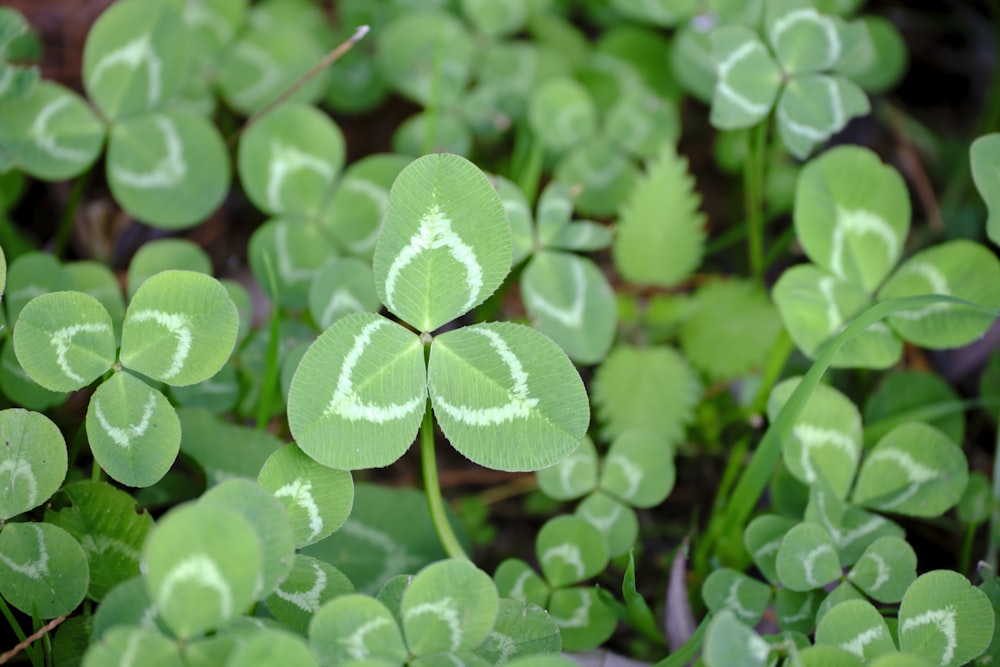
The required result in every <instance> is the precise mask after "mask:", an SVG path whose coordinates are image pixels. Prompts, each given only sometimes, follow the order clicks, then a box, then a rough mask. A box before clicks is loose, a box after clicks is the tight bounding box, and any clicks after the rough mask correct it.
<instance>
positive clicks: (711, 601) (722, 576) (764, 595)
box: [701, 568, 771, 625]
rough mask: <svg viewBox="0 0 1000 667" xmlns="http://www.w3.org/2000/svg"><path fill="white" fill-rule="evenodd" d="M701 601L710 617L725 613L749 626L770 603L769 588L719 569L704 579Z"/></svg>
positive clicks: (743, 575)
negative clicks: (711, 614) (709, 612)
mask: <svg viewBox="0 0 1000 667" xmlns="http://www.w3.org/2000/svg"><path fill="white" fill-rule="evenodd" d="M701 598H702V600H704V601H705V606H707V607H708V608H709V610H710V611H711V612H712V613H713V614H716V615H718V614H719V612H721V611H723V610H728V611H729V612H731V613H733V614H734V615H735V616H736V618H738V619H739V620H740V621H742V622H743V623H746V624H748V625H752V624H754V623H756V622H757V621H759V620H760V617H761V615H762V614H763V613H764V610H765V609H766V608H767V606H768V605H769V604H770V603H771V588H770V586H768V585H767V584H762V583H761V582H759V581H756V580H755V579H751V578H750V577H748V576H746V575H745V574H743V573H741V572H737V571H736V570H731V569H728V568H723V569H719V570H713V571H712V573H711V574H709V575H708V577H707V578H706V579H705V583H704V584H702V587H701Z"/></svg>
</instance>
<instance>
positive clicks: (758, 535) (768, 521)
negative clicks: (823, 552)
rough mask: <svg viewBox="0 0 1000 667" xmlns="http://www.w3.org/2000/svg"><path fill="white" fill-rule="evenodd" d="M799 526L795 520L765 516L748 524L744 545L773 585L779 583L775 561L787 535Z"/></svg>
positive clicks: (772, 515)
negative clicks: (782, 541)
mask: <svg viewBox="0 0 1000 667" xmlns="http://www.w3.org/2000/svg"><path fill="white" fill-rule="evenodd" d="M797 524H798V522H797V521H795V520H794V519H789V518H788V517H783V516H778V515H776V514H764V515H762V516H759V517H757V518H756V519H754V520H753V521H751V522H750V523H748V524H747V527H746V530H745V531H744V532H743V543H744V545H746V548H747V551H748V552H749V553H750V557H751V558H753V562H754V564H755V565H756V566H757V569H759V570H760V572H761V574H763V575H764V577H766V578H767V580H768V581H769V582H771V583H772V584H776V583H778V572H777V570H776V569H775V560H776V559H777V557H778V549H779V548H780V547H781V540H782V538H784V537H785V534H786V533H787V532H788V531H789V530H791V529H792V528H794V527H795V526H796V525H797Z"/></svg>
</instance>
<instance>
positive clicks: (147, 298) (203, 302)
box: [121, 271, 239, 386]
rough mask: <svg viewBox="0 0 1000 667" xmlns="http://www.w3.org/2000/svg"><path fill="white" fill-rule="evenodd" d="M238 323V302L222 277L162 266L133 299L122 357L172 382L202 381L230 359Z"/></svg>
mask: <svg viewBox="0 0 1000 667" xmlns="http://www.w3.org/2000/svg"><path fill="white" fill-rule="evenodd" d="M238 328H239V315H238V313H237V312H236V305H235V304H234V303H233V300H232V299H230V298H229V293H228V292H227V291H226V288H225V287H223V286H222V285H221V284H220V283H219V281H217V280H216V279H215V278H212V277H211V276H206V275H204V274H201V273H194V272H191V271H163V272H162V273H158V274H157V275H155V276H153V277H152V278H149V279H147V280H146V281H145V282H144V283H142V285H140V286H139V289H137V290H136V293H135V294H134V295H133V297H132V301H131V302H130V303H129V306H128V310H127V311H126V313H125V322H124V324H123V325H122V348H121V362H122V364H123V365H124V366H126V367H127V368H130V369H132V370H135V371H138V372H140V373H142V374H143V375H146V376H148V377H151V378H153V379H155V380H159V381H161V382H165V383H167V384H170V385H173V386H184V385H189V384H194V383H196V382H201V381H202V380H206V379H208V378H210V377H212V376H213V375H215V374H216V373H217V372H218V371H219V369H220V368H222V366H223V364H225V363H226V361H228V360H229V355H230V354H232V351H233V347H234V345H235V344H236V332H237V329H238Z"/></svg>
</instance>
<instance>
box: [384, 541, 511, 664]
mask: <svg viewBox="0 0 1000 667" xmlns="http://www.w3.org/2000/svg"><path fill="white" fill-rule="evenodd" d="M498 605H499V597H498V595H497V589H496V586H495V585H494V584H493V580H492V579H490V577H489V575H488V574H486V573H485V572H483V571H482V570H480V569H478V568H477V567H476V566H475V565H473V564H472V563H471V562H470V561H468V560H464V559H450V560H445V561H441V562H438V563H434V564H433V565H428V566H427V567H425V568H424V569H422V570H421V571H420V572H418V573H417V574H416V576H414V577H413V581H412V582H410V585H409V586H408V587H407V589H406V592H404V593H403V599H402V605H401V607H400V611H401V614H402V619H403V633H404V634H405V636H406V644H407V646H408V647H409V649H410V652H411V653H413V654H415V655H418V656H420V655H426V654H429V653H435V652H438V651H450V652H452V653H454V652H457V651H468V650H472V649H474V648H475V647H477V646H479V645H480V644H481V643H482V642H483V640H484V639H486V636H487V634H489V631H490V630H491V629H492V628H493V624H494V623H495V622H496V617H497V611H498Z"/></svg>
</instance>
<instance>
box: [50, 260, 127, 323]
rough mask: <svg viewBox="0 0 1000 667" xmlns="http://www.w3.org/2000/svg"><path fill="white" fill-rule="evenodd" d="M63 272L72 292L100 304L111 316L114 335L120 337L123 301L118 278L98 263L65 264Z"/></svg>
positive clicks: (123, 313) (123, 314) (123, 310)
mask: <svg viewBox="0 0 1000 667" xmlns="http://www.w3.org/2000/svg"><path fill="white" fill-rule="evenodd" d="M63 271H64V273H65V275H66V278H67V280H68V281H69V282H70V283H71V284H72V286H73V289H74V290H77V291H80V292H83V293H84V294H89V295H90V296H92V297H94V298H95V299H97V300H98V301H100V302H101V305H102V306H104V309H105V310H107V311H108V314H109V315H111V322H112V324H113V325H114V328H115V332H116V335H118V336H120V335H121V327H122V320H123V319H125V300H124V298H123V297H122V289H121V286H120V285H119V283H118V278H117V277H116V276H115V274H114V273H112V272H111V269H109V268H108V267H107V266H106V265H104V264H101V263H100V262H94V261H79V262H69V263H67V264H65V265H64V266H63Z"/></svg>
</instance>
